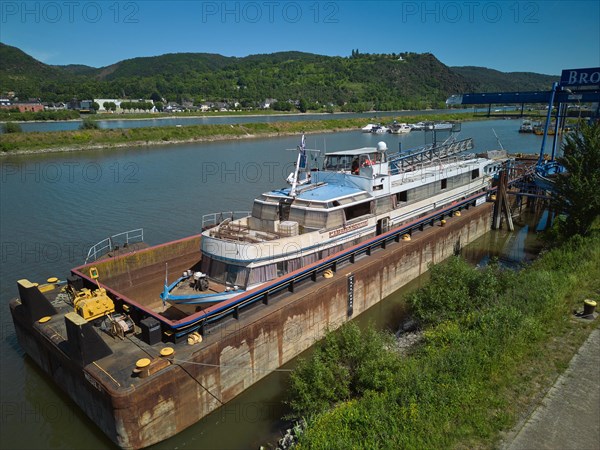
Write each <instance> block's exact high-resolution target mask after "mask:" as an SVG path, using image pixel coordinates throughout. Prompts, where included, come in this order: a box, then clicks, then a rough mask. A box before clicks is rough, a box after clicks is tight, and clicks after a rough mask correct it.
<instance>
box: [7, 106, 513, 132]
mask: <svg viewBox="0 0 600 450" xmlns="http://www.w3.org/2000/svg"><path fill="white" fill-rule="evenodd" d="M513 109H514V107H505V108H503V110H504V111H512V110H513ZM473 111H480V112H483V111H487V109H486V108H479V109H476V110H474V109H473V108H469V109H435V110H433V109H428V110H422V111H378V112H365V113H336V114H310V113H308V114H263V115H256V116H252V115H250V116H218V115H216V116H215V115H211V114H208V115H204V116H202V117H185V116H174V117H164V116H163V117H161V118H155V119H152V118H151V119H123V120H119V119H110V120H106V119H105V120H102V118H103V117H104V116H103V115H98V116H90V117H91V118H92V119H94V120H96V121H97V122H98V126H99V127H100V128H143V127H165V126H176V125H181V126H186V125H216V124H219V125H221V124H238V123H257V122H258V123H265V122H267V123H271V122H299V121H303V120H331V119H360V118H364V119H366V120H369V119H374V120H377V121H378V122H379V121H382V122H385V118H386V117H392V116H393V117H397V116H414V115H430V114H446V113H470V112H473ZM125 117H127V116H125ZM407 120H408V119H407ZM20 125H21V129H22V130H23V131H24V132H26V133H28V132H32V131H68V130H78V129H79V127H80V126H81V120H57V121H47V122H22V123H20ZM0 133H1V131H0Z"/></svg>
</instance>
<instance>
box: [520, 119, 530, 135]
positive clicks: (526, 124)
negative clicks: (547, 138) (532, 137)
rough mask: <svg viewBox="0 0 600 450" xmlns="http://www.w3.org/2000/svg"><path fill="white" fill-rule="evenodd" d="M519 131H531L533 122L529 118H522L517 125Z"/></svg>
mask: <svg viewBox="0 0 600 450" xmlns="http://www.w3.org/2000/svg"><path fill="white" fill-rule="evenodd" d="M519 133H533V123H532V122H531V120H529V119H525V120H523V122H522V123H521V126H520V127H519Z"/></svg>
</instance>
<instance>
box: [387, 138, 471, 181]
mask: <svg viewBox="0 0 600 450" xmlns="http://www.w3.org/2000/svg"><path fill="white" fill-rule="evenodd" d="M472 148H473V139H471V138H468V139H462V140H460V141H454V142H451V143H448V144H442V145H435V146H434V145H431V144H430V145H426V146H425V147H422V148H420V149H417V150H411V151H408V152H398V153H395V154H393V155H390V156H389V157H388V162H389V163H390V168H391V172H392V175H395V174H397V173H399V172H401V171H403V170H404V169H406V168H409V167H414V166H416V165H418V164H432V163H435V162H436V161H439V160H441V159H444V158H448V157H450V156H452V155H456V154H458V153H462V152H465V151H467V150H471V149H472Z"/></svg>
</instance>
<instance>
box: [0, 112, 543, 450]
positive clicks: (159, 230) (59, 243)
mask: <svg viewBox="0 0 600 450" xmlns="http://www.w3.org/2000/svg"><path fill="white" fill-rule="evenodd" d="M519 125H520V121H519V120H493V121H485V122H469V123H464V124H463V126H462V130H463V131H462V133H461V137H473V138H474V141H475V146H476V148H475V151H478V152H479V151H485V150H490V149H497V148H499V144H498V141H497V140H496V137H495V136H494V132H493V131H492V130H494V131H495V132H496V134H497V135H498V137H499V139H500V142H501V143H502V145H503V146H504V148H506V149H508V150H509V151H511V152H515V153H516V152H519V153H537V152H538V151H539V146H540V144H541V138H540V137H538V136H534V135H524V134H519V133H518V132H517V130H518V128H519ZM381 140H383V141H385V142H386V143H387V145H388V148H390V151H392V150H394V149H397V148H398V147H399V145H400V144H401V145H402V148H403V149H408V148H411V147H414V146H417V145H421V144H422V143H423V142H424V140H425V135H424V133H422V132H412V133H410V134H408V135H402V136H395V135H383V136H381V135H371V134H362V133H360V132H358V131H352V132H341V133H330V134H314V135H309V136H307V139H306V141H307V147H309V148H317V149H321V150H327V151H335V150H344V149H349V148H358V147H363V146H375V145H376V143H377V142H378V141H381ZM298 143H299V137H298V136H294V137H277V138H269V139H254V140H245V141H223V142H211V143H201V144H181V145H171V146H153V147H148V148H143V147H142V148H140V147H137V148H122V149H115V150H108V151H89V152H86V151H83V152H77V153H56V154H43V155H29V156H21V157H17V156H11V157H3V158H2V159H0V165H1V172H0V175H1V180H0V235H1V255H0V259H1V261H0V280H1V283H0V303H1V307H0V319H1V326H2V340H1V343H0V345H1V349H2V350H1V355H2V365H1V367H0V371H1V383H0V389H1V393H2V396H1V398H2V402H1V410H2V418H1V421H2V422H1V426H2V433H1V437H0V439H1V442H0V447H1V448H23V449H25V448H28V449H31V448H36V449H37V448H54V449H70V448H82V449H88V448H89V449H97V448H111V446H112V444H111V443H110V441H109V440H108V439H107V438H105V437H104V435H103V434H102V433H101V432H100V431H99V430H98V429H97V428H96V426H95V425H94V424H93V423H92V422H91V421H90V420H89V419H87V418H86V417H85V416H84V415H83V413H81V412H80V410H79V409H78V408H77V407H76V406H75V405H74V404H73V402H72V401H71V400H70V399H69V398H68V397H67V396H65V395H64V394H62V392H61V391H60V390H59V389H58V388H57V387H55V386H54V385H53V384H52V383H51V382H49V381H48V380H47V379H46V377H45V376H44V375H43V373H42V372H41V371H40V370H39V369H38V368H37V366H36V365H35V364H34V363H33V362H32V361H31V360H30V359H29V358H28V357H26V356H25V355H24V353H23V351H22V349H21V348H20V347H19V345H18V343H17V339H16V335H15V332H14V328H13V325H12V322H11V319H10V312H9V308H8V303H9V301H10V300H11V299H12V298H14V297H16V295H17V289H16V280H17V279H20V278H28V279H30V280H31V281H43V280H45V279H46V278H48V277H50V276H57V277H60V278H63V279H64V277H65V276H66V275H67V274H68V271H69V269H70V268H71V267H74V266H76V265H79V264H81V263H82V262H83V261H84V259H85V255H86V254H87V250H88V248H89V247H90V246H91V245H93V244H94V243H96V242H98V241H100V240H102V239H104V238H106V237H107V236H109V235H111V234H115V233H118V232H121V231H126V230H131V229H135V228H144V236H145V240H146V242H148V243H149V244H158V243H162V242H165V241H169V240H173V239H177V238H181V237H185V236H188V235H191V234H196V233H198V232H199V231H200V229H201V217H202V215H203V214H207V213H210V212H215V211H220V210H223V209H226V210H238V211H239V210H248V209H250V207H251V202H252V199H253V198H254V197H256V196H257V195H258V194H260V193H261V192H264V191H266V190H270V189H272V188H274V187H282V186H284V184H285V182H284V180H285V178H286V177H287V175H288V174H289V172H291V170H292V167H293V161H294V160H295V158H296V152H295V151H293V150H292V151H287V150H285V149H295V148H296V145H297V144H298ZM534 231H535V226H534V222H527V221H524V222H520V223H519V224H518V227H517V231H516V232H515V233H512V234H510V233H506V232H503V231H499V232H493V233H489V234H488V235H486V236H485V237H484V238H482V239H480V241H478V243H477V244H476V245H472V246H470V247H469V248H468V249H465V254H466V255H467V256H468V257H469V258H470V259H471V260H472V261H473V262H475V263H485V261H487V260H488V259H489V258H490V257H491V256H493V255H497V256H499V257H500V258H501V259H504V260H505V261H506V262H507V263H508V264H518V263H519V262H520V261H522V260H523V259H528V258H530V257H532V255H534V254H535V251H536V248H537V242H536V241H535V238H534V234H533V232H534ZM420 283H422V280H421V279H418V280H415V281H414V282H413V283H411V284H410V285H409V286H408V287H407V288H406V289H403V290H402V291H400V292H398V293H396V294H394V295H393V296H391V298H389V299H388V300H385V301H383V302H381V303H380V304H378V305H377V306H374V307H373V308H372V309H371V310H369V311H368V312H366V313H365V314H363V315H362V316H361V317H360V318H359V319H358V320H359V322H360V323H366V322H367V321H373V322H375V323H377V324H379V326H382V327H390V328H393V327H394V325H395V324H396V323H398V321H399V320H400V318H401V317H402V315H403V313H404V309H403V308H404V307H403V306H402V295H404V293H405V292H406V291H407V289H411V288H412V287H414V286H418V285H419V284H420ZM292 365H293V362H291V363H290V364H288V365H287V366H286V367H285V368H289V367H291V366H292ZM287 377H288V372H285V371H283V372H276V373H273V374H271V375H269V376H268V377H266V378H265V379H264V380H262V381H261V382H259V383H258V384H256V385H255V386H253V387H252V388H251V389H249V390H247V391H246V392H244V393H242V394H241V395H240V396H239V397H237V398H236V399H235V400H234V401H232V402H231V403H229V404H227V405H225V406H224V407H223V408H221V409H220V410H218V411H216V412H215V413H213V414H211V415H209V416H208V417H206V418H205V419H203V420H202V421H201V422H199V423H198V424H196V425H194V426H192V427H190V428H189V429H187V430H185V431H184V432H182V433H180V434H179V435H177V436H175V437H173V438H171V439H169V440H168V441H166V442H164V443H161V444H158V445H157V446H156V448H194V449H196V448H203V449H217V448H224V449H229V448H258V446H259V445H261V444H266V443H268V442H270V441H272V440H273V439H274V437H275V436H277V435H278V433H279V427H280V426H281V423H280V422H279V421H278V418H279V417H280V416H281V415H282V414H283V413H284V412H285V410H284V408H283V407H282V406H281V400H282V399H283V398H284V396H285V391H286V383H287Z"/></svg>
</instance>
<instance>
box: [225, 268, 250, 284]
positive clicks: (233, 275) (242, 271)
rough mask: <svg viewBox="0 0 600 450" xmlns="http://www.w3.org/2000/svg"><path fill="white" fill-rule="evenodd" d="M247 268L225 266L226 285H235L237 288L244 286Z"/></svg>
mask: <svg viewBox="0 0 600 450" xmlns="http://www.w3.org/2000/svg"><path fill="white" fill-rule="evenodd" d="M248 272H249V270H248V268H246V267H241V266H234V265H233V264H229V265H228V266H227V279H226V281H227V283H229V284H232V285H236V286H239V287H245V286H246V280H247V279H248Z"/></svg>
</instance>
